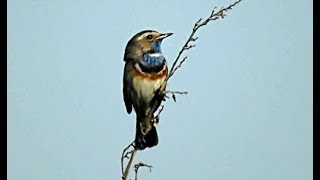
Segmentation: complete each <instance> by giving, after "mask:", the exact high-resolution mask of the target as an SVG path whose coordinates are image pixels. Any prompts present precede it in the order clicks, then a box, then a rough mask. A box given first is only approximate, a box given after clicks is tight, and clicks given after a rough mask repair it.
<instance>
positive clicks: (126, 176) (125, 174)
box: [122, 148, 138, 180]
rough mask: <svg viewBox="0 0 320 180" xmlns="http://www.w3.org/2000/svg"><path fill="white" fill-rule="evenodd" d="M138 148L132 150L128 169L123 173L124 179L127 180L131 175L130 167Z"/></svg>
mask: <svg viewBox="0 0 320 180" xmlns="http://www.w3.org/2000/svg"><path fill="white" fill-rule="evenodd" d="M137 151H138V150H137V149H135V148H134V149H133V152H132V154H131V156H130V159H129V162H128V164H127V167H126V170H125V171H124V173H123V175H122V179H123V180H127V179H128V177H129V172H130V168H131V164H132V162H133V159H134V157H135V156H136V154H137Z"/></svg>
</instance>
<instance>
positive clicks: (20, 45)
mask: <svg viewBox="0 0 320 180" xmlns="http://www.w3.org/2000/svg"><path fill="white" fill-rule="evenodd" d="M232 2H234V1H231V0H217V1H214V0H211V1H209V0H202V1H189V2H188V1H177V0H162V1H154V0H153V1H152V0H149V1H106V0H90V1H84V0H80V1H79V0H77V1H76V0H9V1H8V45H7V46H8V179H9V180H57V179H59V180H88V179H94V180H106V179H120V177H121V170H120V156H121V152H122V149H123V148H124V147H125V146H126V145H127V144H128V143H129V142H130V141H131V140H132V139H133V137H134V130H135V115H134V114H131V115H128V114H127V113H126V111H125V106H124V103H123V99H122V74H123V66H124V62H123V54H124V48H125V46H126V43H127V41H128V40H129V39H130V38H131V36H133V35H134V34H136V33H137V32H139V31H141V30H145V29H153V30H157V31H160V32H173V33H174V35H173V36H171V37H170V38H168V39H166V40H165V41H164V42H163V43H162V50H163V53H164V55H165V57H166V59H167V60H168V62H169V64H171V63H172V62H173V59H174V58H175V57H176V55H177V52H178V50H179V49H180V48H181V46H182V45H183V43H184V41H185V39H186V37H187V36H188V35H189V33H190V31H191V28H192V26H193V24H194V22H195V21H196V20H198V18H200V17H206V16H208V14H209V13H210V11H211V9H212V8H213V7H214V6H217V7H220V6H222V5H227V4H230V3H232ZM227 15H228V16H227V17H226V18H225V19H223V20H220V21H217V22H213V23H212V24H209V25H208V26H207V27H205V28H204V29H201V30H200V31H199V32H198V34H197V35H198V36H199V40H198V41H197V46H196V47H195V48H194V49H192V50H191V51H189V52H188V53H187V55H188V59H187V61H186V63H185V64H184V65H183V67H182V68H181V69H180V70H179V71H178V72H177V73H176V75H175V76H174V78H172V79H171V81H170V82H169V86H168V88H169V89H171V90H185V91H188V92H189V94H188V95H187V96H181V97H178V101H177V103H174V102H172V101H167V102H166V108H165V110H164V112H163V113H162V117H161V122H160V124H159V128H158V133H159V138H160V142H159V145H158V146H156V147H155V148H152V149H148V150H145V151H143V152H140V153H139V154H138V156H137V158H136V160H137V161H139V160H142V161H143V162H145V163H148V164H152V165H153V166H154V169H153V170H152V172H151V173H150V172H149V171H148V170H147V169H142V170H141V171H140V179H141V180H143V179H152V180H158V179H159V180H160V179H161V180H162V179H183V180H195V179H204V180H207V179H217V180H308V179H309V180H310V179H312V153H313V151H312V146H313V145H312V105H313V101H312V94H313V92H312V86H313V85H312V80H313V78H312V66H313V64H312V58H313V57H312V51H313V49H312V33H313V31H312V1H306V0H268V1H258V0H244V1H243V2H242V3H240V4H239V5H238V6H236V7H235V8H234V9H233V10H232V11H230V12H229V13H228V14H227Z"/></svg>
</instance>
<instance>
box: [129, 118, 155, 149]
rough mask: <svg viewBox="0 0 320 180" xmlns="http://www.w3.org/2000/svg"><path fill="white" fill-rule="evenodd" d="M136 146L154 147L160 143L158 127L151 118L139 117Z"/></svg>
mask: <svg viewBox="0 0 320 180" xmlns="http://www.w3.org/2000/svg"><path fill="white" fill-rule="evenodd" d="M134 142H135V147H136V149H138V150H143V149H145V148H146V147H149V148H151V147H153V146H156V145H157V144H158V134H157V129H156V127H155V126H154V124H153V123H152V122H151V120H150V118H147V117H144V118H139V117H137V125H136V138H135V141H134Z"/></svg>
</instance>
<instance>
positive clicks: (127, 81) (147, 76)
mask: <svg viewBox="0 0 320 180" xmlns="http://www.w3.org/2000/svg"><path fill="white" fill-rule="evenodd" d="M172 34H173V33H159V32H157V31H154V30H144V31H141V32H139V33H137V34H135V35H134V36H133V37H132V38H131V39H130V40H129V41H128V43H127V45H126V48H125V53H124V58H123V59H124V61H125V65H124V74H123V99H124V103H125V107H126V111H127V113H128V114H130V113H131V112H132V109H134V111H135V113H136V135H135V140H134V147H135V149H137V150H144V149H145V148H147V147H148V148H151V147H153V146H156V145H157V144H158V141H159V140H158V134H157V130H156V126H155V124H154V123H153V122H152V119H153V118H154V116H153V113H154V112H155V111H156V110H157V109H158V108H159V106H160V104H161V101H162V99H163V96H164V95H162V96H161V97H160V95H159V93H158V92H159V88H160V86H161V85H162V84H164V90H165V88H166V82H165V81H166V78H167V77H168V66H167V61H166V59H165V57H164V55H163V53H162V51H161V43H162V40H163V39H165V38H167V37H169V36H171V35H172ZM159 99H160V103H158V105H157V106H156V108H155V109H154V111H153V112H152V116H151V117H150V116H148V111H149V110H150V108H151V106H152V103H153V102H154V101H155V100H159Z"/></svg>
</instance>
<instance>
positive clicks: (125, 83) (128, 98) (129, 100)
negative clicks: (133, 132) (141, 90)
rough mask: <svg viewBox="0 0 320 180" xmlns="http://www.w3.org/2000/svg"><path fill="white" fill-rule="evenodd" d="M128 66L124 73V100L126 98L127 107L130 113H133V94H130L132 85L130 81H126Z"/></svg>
mask: <svg viewBox="0 0 320 180" xmlns="http://www.w3.org/2000/svg"><path fill="white" fill-rule="evenodd" d="M126 76H127V74H126V68H125V70H124V74H123V89H122V92H123V100H124V103H125V105H126V109H127V112H128V114H130V113H131V111H132V100H131V96H130V94H129V92H130V89H129V88H130V87H128V83H127V81H126Z"/></svg>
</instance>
